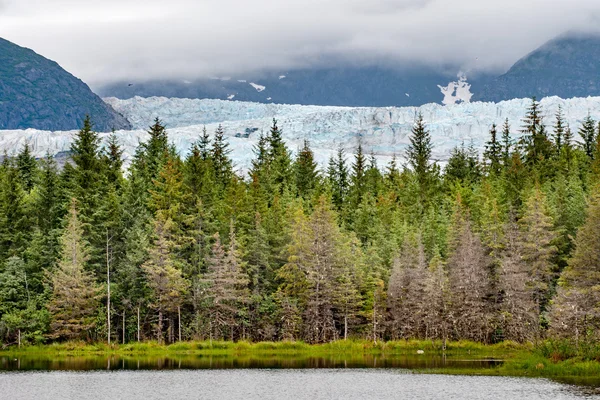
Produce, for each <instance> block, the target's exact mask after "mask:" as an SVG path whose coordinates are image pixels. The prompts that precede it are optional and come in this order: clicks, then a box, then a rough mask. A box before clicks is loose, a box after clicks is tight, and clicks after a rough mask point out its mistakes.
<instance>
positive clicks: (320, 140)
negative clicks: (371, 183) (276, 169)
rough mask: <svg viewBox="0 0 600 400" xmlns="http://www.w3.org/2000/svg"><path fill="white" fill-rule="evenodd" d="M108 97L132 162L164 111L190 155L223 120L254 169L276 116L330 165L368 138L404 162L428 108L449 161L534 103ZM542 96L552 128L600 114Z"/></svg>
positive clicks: (18, 142)
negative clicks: (256, 151)
mask: <svg viewBox="0 0 600 400" xmlns="http://www.w3.org/2000/svg"><path fill="white" fill-rule="evenodd" d="M104 100H105V101H106V102H107V103H108V104H110V105H111V106H112V107H113V108H115V109H116V110H117V112H119V113H121V114H122V115H124V116H125V117H126V118H127V119H128V120H129V121H130V122H131V124H132V125H133V129H132V130H128V131H116V135H117V137H118V139H119V142H120V144H121V145H122V147H123V150H124V157H125V164H126V165H127V164H128V163H129V162H130V161H131V157H132V156H133V154H134V153H135V149H136V147H137V146H138V145H139V143H140V142H144V141H145V140H147V138H148V134H147V132H146V131H147V129H148V128H147V127H148V126H149V125H151V124H152V122H153V120H154V119H155V118H157V117H158V118H160V119H161V120H162V121H163V123H164V124H165V125H166V126H167V131H168V134H169V140H170V141H171V142H172V143H173V144H174V145H175V147H176V149H177V150H178V151H179V152H180V154H181V155H183V156H185V155H186V154H187V152H188V151H189V149H190V146H191V144H192V143H194V142H195V141H196V140H198V138H199V136H200V135H201V133H202V129H203V127H204V126H206V129H207V130H208V132H209V133H212V132H214V130H215V129H216V128H217V126H218V125H219V124H221V125H222V126H223V128H224V130H225V133H226V135H227V137H228V140H229V143H230V147H231V150H232V152H231V157H232V159H233V160H234V162H235V165H236V167H237V168H238V169H239V170H240V171H241V172H243V171H245V170H247V169H248V168H249V166H250V162H251V159H252V157H253V148H254V146H255V145H256V143H257V141H258V137H259V135H260V133H261V132H263V133H264V134H267V133H268V131H269V128H270V126H271V124H272V121H273V118H276V119H277V121H278V125H279V127H280V128H281V129H282V132H283V137H284V139H285V140H286V142H287V144H288V146H289V147H290V149H291V150H292V151H297V150H298V149H299V148H300V147H301V146H302V144H303V141H304V140H308V141H309V142H310V145H311V148H312V149H313V150H314V152H315V158H316V160H317V162H318V163H319V164H320V165H321V166H324V165H326V163H327V161H328V159H329V157H330V156H332V155H334V154H335V152H336V151H337V149H338V148H339V147H342V148H344V149H345V150H346V152H347V155H348V157H351V154H352V153H353V152H354V150H355V148H356V146H357V145H358V143H359V142H360V143H362V146H363V149H364V151H365V152H366V153H373V154H374V155H375V156H376V158H377V159H378V163H379V166H380V167H383V166H384V165H385V164H387V163H388V162H389V161H390V160H391V158H392V157H393V156H394V155H395V156H397V157H398V159H399V162H402V160H403V156H404V154H405V152H406V148H407V146H408V144H409V135H410V132H411V129H412V127H413V122H414V120H415V117H416V116H417V115H418V113H422V114H423V117H424V119H425V122H426V124H427V127H428V129H429V130H430V132H431V136H432V142H433V145H434V148H433V158H434V159H435V160H437V161H438V162H440V163H442V164H443V163H444V162H445V161H446V160H447V159H448V157H449V155H450V152H451V150H452V149H453V148H454V147H456V146H460V145H461V144H463V143H464V144H465V145H469V144H471V143H472V144H473V146H474V147H475V148H477V149H479V150H480V151H481V150H482V149H483V148H484V145H485V142H486V141H487V140H488V137H489V130H490V127H491V125H492V124H494V123H496V124H497V125H501V124H502V123H503V122H504V120H505V119H508V121H509V123H510V124H511V127H512V132H513V137H515V138H517V137H518V136H519V133H518V131H519V129H520V127H521V124H522V122H521V120H522V118H523V116H524V115H525V113H526V110H527V107H528V106H529V105H530V104H531V100H530V99H515V100H509V101H503V102H500V103H483V102H473V103H461V104H449V105H440V104H426V105H424V106H421V107H379V108H370V107H333V106H300V105H288V104H261V103H246V102H239V101H226V100H210V99H202V100H197V99H180V98H162V97H152V98H141V97H135V98H132V99H127V100H119V99H116V98H106V99H104ZM540 103H541V107H542V110H543V115H544V116H545V123H546V125H548V126H549V127H550V126H551V125H553V123H554V115H555V113H556V112H557V110H558V106H559V105H560V106H562V109H563V112H564V116H565V120H566V121H567V122H568V124H569V125H570V126H571V128H572V129H573V131H574V132H576V131H577V130H578V129H579V126H580V124H581V122H582V121H583V119H584V118H585V117H586V116H587V115H588V113H589V115H591V116H592V118H594V119H596V120H600V97H588V98H573V99H568V100H565V99H561V98H558V97H548V98H544V99H542V100H541V102H540ZM246 132H252V133H251V134H250V136H249V137H248V138H244V137H243V136H245V135H244V133H246ZM75 134H76V131H66V132H48V131H39V130H34V129H27V130H4V131H0V151H3V152H6V153H7V154H9V155H10V154H16V153H17V152H18V151H19V150H20V149H21V148H22V147H23V146H24V144H25V143H29V145H30V146H31V148H32V152H33V154H34V155H35V156H36V157H44V156H45V155H46V154H50V155H57V154H60V153H63V152H67V151H69V149H70V145H71V142H72V140H73V137H74V136H75ZM236 135H237V136H238V137H236ZM108 136H109V134H108V133H101V134H100V137H101V139H102V140H103V141H105V140H106V139H107V138H108Z"/></svg>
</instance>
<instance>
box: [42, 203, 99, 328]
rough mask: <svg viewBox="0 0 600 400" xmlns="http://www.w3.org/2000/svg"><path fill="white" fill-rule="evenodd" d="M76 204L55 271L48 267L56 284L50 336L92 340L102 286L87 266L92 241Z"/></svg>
mask: <svg viewBox="0 0 600 400" xmlns="http://www.w3.org/2000/svg"><path fill="white" fill-rule="evenodd" d="M76 204H77V203H76V201H75V200H73V201H72V202H71V206H70V208H69V214H68V220H67V221H68V224H67V226H66V228H65V231H64V233H63V235H62V237H61V247H62V250H61V255H60V261H59V263H58V266H57V268H55V269H54V270H53V271H50V270H47V271H46V273H47V279H48V282H49V283H50V286H51V288H52V295H51V298H50V301H49V303H48V310H49V311H50V315H51V322H50V335H49V336H50V337H51V338H53V339H67V340H72V339H87V340H90V339H92V338H93V328H94V327H95V325H96V315H97V312H98V306H99V301H98V300H99V287H98V286H97V285H96V283H95V279H94V276H93V274H92V273H91V272H88V271H87V270H86V268H85V264H86V263H87V262H88V260H89V245H88V243H87V242H86V240H85V236H84V229H83V223H82V222H81V221H80V220H79V213H78V211H77V208H76Z"/></svg>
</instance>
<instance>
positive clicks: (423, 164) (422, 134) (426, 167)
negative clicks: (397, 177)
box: [406, 114, 433, 200]
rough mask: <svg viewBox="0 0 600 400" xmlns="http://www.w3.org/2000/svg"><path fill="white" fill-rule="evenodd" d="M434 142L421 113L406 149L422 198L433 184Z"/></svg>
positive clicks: (422, 198)
mask: <svg viewBox="0 0 600 400" xmlns="http://www.w3.org/2000/svg"><path fill="white" fill-rule="evenodd" d="M432 149H433V144H432V143H431V134H430V133H429V131H428V130H427V127H426V126H425V121H424V119H423V115H422V114H419V115H418V116H417V119H416V121H415V125H414V126H413V129H412V135H411V136H410V144H409V146H408V149H407V151H406V157H407V158H408V164H409V165H410V166H411V168H412V170H413V172H414V173H415V174H416V176H417V181H418V183H419V190H420V192H421V200H424V195H425V192H426V191H427V190H428V188H429V186H430V184H431V182H430V181H431V175H432V167H431V151H432Z"/></svg>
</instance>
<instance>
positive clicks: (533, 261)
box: [519, 187, 558, 312]
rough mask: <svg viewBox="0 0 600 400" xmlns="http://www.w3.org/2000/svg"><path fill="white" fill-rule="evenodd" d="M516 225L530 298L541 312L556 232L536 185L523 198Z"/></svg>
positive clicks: (543, 308)
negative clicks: (529, 193) (517, 225)
mask: <svg viewBox="0 0 600 400" xmlns="http://www.w3.org/2000/svg"><path fill="white" fill-rule="evenodd" d="M520 225H521V235H520V238H519V246H520V249H521V257H522V258H523V260H524V261H525V262H526V263H527V266H528V268H529V284H530V285H531V287H532V289H533V299H534V301H535V304H536V305H537V306H538V307H539V310H540V312H543V311H545V309H546V305H547V303H548V300H549V294H550V285H551V282H552V278H553V274H554V262H553V261H554V257H555V255H556V252H557V248H556V245H555V242H556V239H557V237H558V235H557V233H556V232H555V231H554V221H553V220H552V217H551V216H550V211H549V209H548V204H547V200H546V196H545V195H544V193H543V192H542V191H541V190H540V188H539V187H536V188H535V189H534V191H533V193H532V194H531V196H529V198H528V199H527V202H526V203H525V213H524V214H523V217H522V218H521V220H520Z"/></svg>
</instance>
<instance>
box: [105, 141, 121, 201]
mask: <svg viewBox="0 0 600 400" xmlns="http://www.w3.org/2000/svg"><path fill="white" fill-rule="evenodd" d="M103 161H104V164H105V168H106V178H107V181H108V183H109V184H110V185H113V186H114V187H115V189H117V190H120V189H121V188H122V186H123V170H122V168H123V150H122V149H121V146H120V145H119V139H118V138H117V135H116V134H115V133H114V132H113V133H112V134H111V135H110V136H109V137H108V141H107V143H106V146H105V148H104V152H103Z"/></svg>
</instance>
